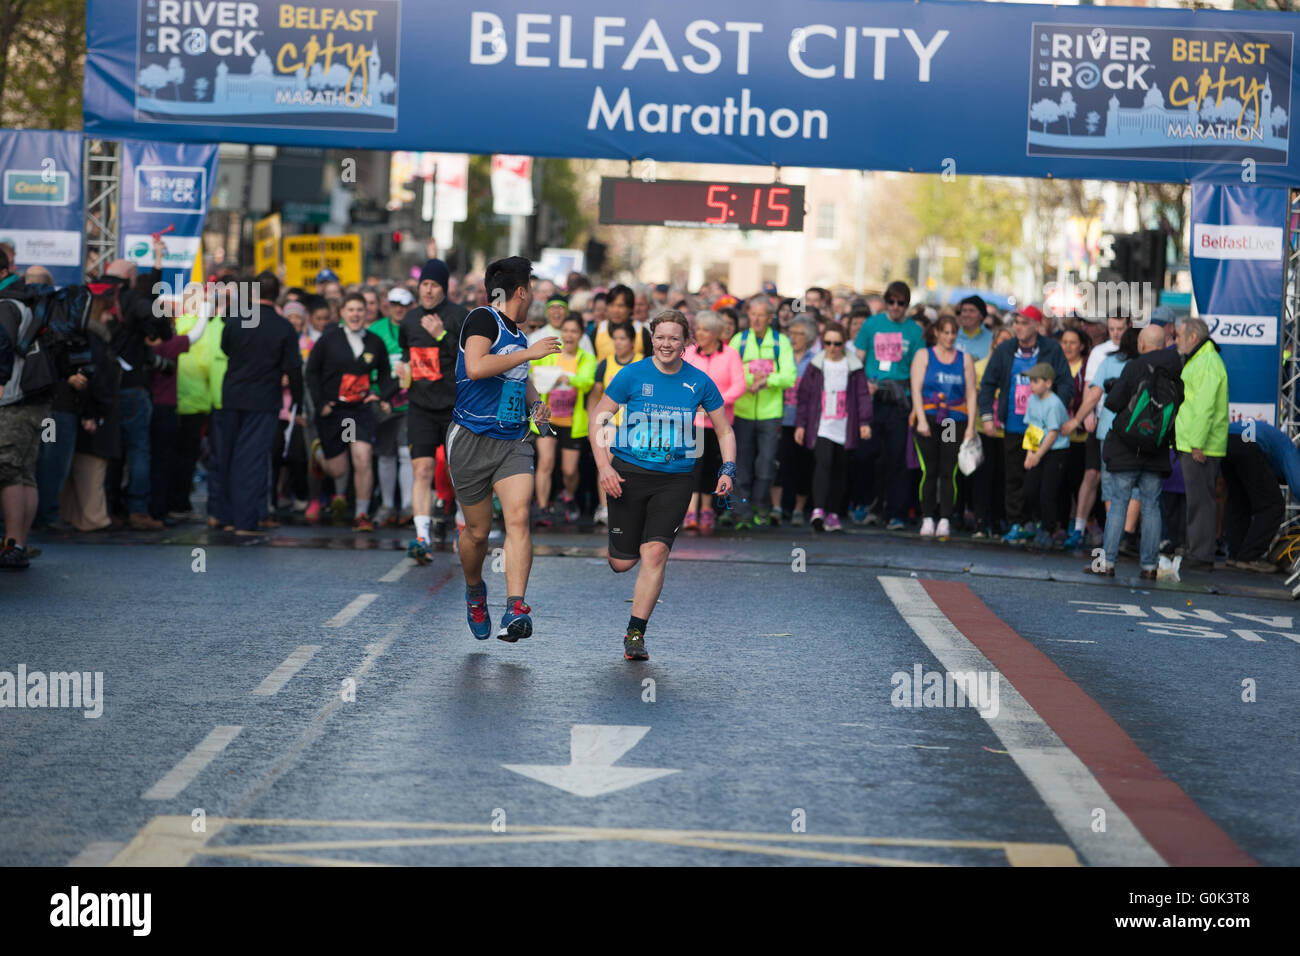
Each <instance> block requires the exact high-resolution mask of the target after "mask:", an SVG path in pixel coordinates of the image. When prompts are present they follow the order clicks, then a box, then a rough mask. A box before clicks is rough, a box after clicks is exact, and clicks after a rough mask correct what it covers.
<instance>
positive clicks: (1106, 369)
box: [1088, 352, 1128, 441]
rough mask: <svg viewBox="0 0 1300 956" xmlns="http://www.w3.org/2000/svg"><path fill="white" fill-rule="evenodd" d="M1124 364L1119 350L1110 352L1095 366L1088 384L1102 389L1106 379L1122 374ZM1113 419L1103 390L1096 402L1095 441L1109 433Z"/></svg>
mask: <svg viewBox="0 0 1300 956" xmlns="http://www.w3.org/2000/svg"><path fill="white" fill-rule="evenodd" d="M1126 364H1128V359H1126V358H1125V357H1124V356H1123V355H1121V354H1120V353H1119V352H1111V353H1110V354H1109V355H1107V356H1106V357H1105V358H1104V359H1102V360H1101V364H1100V365H1098V366H1097V371H1096V372H1095V373H1094V374H1093V376H1092V381H1091V382H1089V383H1088V384H1089V385H1096V386H1097V387H1098V388H1101V389H1104V388H1105V382H1106V380H1107V379H1110V378H1119V377H1120V376H1121V375H1123V374H1124V366H1125V365H1126ZM1114 421H1115V413H1114V412H1112V411H1111V410H1110V409H1109V408H1107V407H1106V393H1105V391H1104V390H1103V391H1102V394H1101V401H1100V402H1098V403H1097V441H1105V440H1106V436H1107V435H1109V434H1110V426H1111V423H1112V422H1114Z"/></svg>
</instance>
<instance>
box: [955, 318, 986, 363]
mask: <svg viewBox="0 0 1300 956" xmlns="http://www.w3.org/2000/svg"><path fill="white" fill-rule="evenodd" d="M955 344H956V346H957V348H958V349H959V350H960V351H962V352H965V353H966V354H967V355H969V356H970V357H971V359H972V360H973V361H976V362H978V361H979V360H980V359H982V358H988V354H989V349H991V348H992V347H993V330H992V329H990V328H989V327H988V326H985V325H981V326H980V331H979V334H978V335H967V334H966V330H965V329H963V328H961V327H960V326H958V328H957V342H956V343H955Z"/></svg>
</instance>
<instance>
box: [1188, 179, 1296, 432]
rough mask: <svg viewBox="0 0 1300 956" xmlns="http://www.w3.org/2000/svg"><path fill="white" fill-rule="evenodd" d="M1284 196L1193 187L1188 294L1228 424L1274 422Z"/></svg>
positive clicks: (1267, 191)
mask: <svg viewBox="0 0 1300 956" xmlns="http://www.w3.org/2000/svg"><path fill="white" fill-rule="evenodd" d="M1286 211H1287V194H1286V190H1284V189H1268V188H1259V187H1257V186H1214V185H1209V184H1193V186H1192V247H1191V250H1190V260H1191V270H1192V289H1193V292H1194V294H1195V296H1196V309H1197V311H1198V312H1199V313H1200V316H1201V318H1203V319H1204V320H1205V323H1206V325H1208V326H1209V328H1210V337H1211V338H1213V339H1214V341H1215V342H1217V343H1218V344H1219V347H1220V349H1221V350H1222V353H1223V364H1224V365H1225V366H1226V367H1227V370H1228V403H1229V407H1230V414H1231V417H1232V419H1233V420H1234V421H1236V420H1238V419H1242V418H1259V419H1263V420H1264V421H1267V422H1268V423H1269V424H1270V425H1276V424H1277V401H1278V387H1279V383H1280V375H1281V365H1282V335H1281V325H1282V293H1283V287H1282V264H1283V257H1284V250H1285V239H1284V226H1285V223H1286Z"/></svg>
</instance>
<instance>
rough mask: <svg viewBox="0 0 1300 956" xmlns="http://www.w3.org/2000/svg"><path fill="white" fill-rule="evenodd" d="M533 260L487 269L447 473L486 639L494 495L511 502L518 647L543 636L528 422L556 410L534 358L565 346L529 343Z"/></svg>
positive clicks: (506, 621)
mask: <svg viewBox="0 0 1300 956" xmlns="http://www.w3.org/2000/svg"><path fill="white" fill-rule="evenodd" d="M531 278H532V263H531V262H529V261H528V260H527V259H525V258H523V257H522V256H511V257H510V258H508V259H499V260H497V261H496V262H493V263H492V264H491V265H489V266H488V267H487V272H486V273H485V275H484V286H485V287H486V290H487V294H488V300H489V301H490V302H491V303H492V304H491V305H490V306H481V307H479V308H477V309H475V310H474V311H473V312H471V313H470V314H469V315H468V316H466V318H465V322H464V324H463V325H462V326H461V330H460V346H459V350H458V353H457V356H456V407H455V409H454V410H453V411H452V415H451V420H452V426H451V430H450V431H448V432H447V443H446V444H447V449H446V456H447V471H448V473H449V474H450V475H451V483H452V485H453V486H455V489H456V500H457V501H459V502H460V506H461V511H462V512H463V514H464V515H465V530H463V531H462V532H461V533H460V545H459V551H460V563H461V567H462V568H463V569H464V571H465V603H466V604H467V605H468V612H467V616H468V619H469V629H470V633H471V634H473V635H474V637H475V638H477V639H478V640H480V641H485V640H487V639H488V637H490V636H491V634H492V620H491V618H490V617H489V616H488V610H487V585H486V584H485V583H484V581H483V559H484V558H485V557H486V556H487V549H488V534H489V533H490V532H491V530H492V493H493V492H494V491H495V492H496V495H497V497H498V498H499V499H500V500H501V516H502V518H503V519H504V521H505V525H506V540H505V571H506V595H507V596H506V611H505V614H504V615H503V616H502V618H501V629H500V630H499V631H498V632H497V638H498V639H499V640H502V641H507V642H508V643H511V644H513V643H514V642H515V641H518V640H520V639H521V638H525V637H529V636H531V635H532V633H533V621H532V618H531V617H530V616H529V615H530V613H531V609H530V608H529V607H528V605H527V604H525V603H524V591H525V589H526V588H527V587H528V572H529V571H530V570H531V569H532V564H533V542H532V537H531V534H530V532H529V521H528V515H529V511H528V505H529V502H530V501H531V500H532V496H533V445H532V443H531V442H530V441H528V437H529V434H530V433H529V429H528V421H529V418H530V417H531V418H532V419H533V420H534V421H537V422H539V423H544V422H546V421H548V420H549V419H550V410H549V409H548V408H547V407H546V405H544V404H543V403H542V402H540V401H539V400H538V397H537V391H536V390H535V389H534V388H533V383H532V381H531V380H529V378H528V363H529V362H531V361H535V360H537V359H543V358H546V356H548V355H551V354H553V353H555V352H558V351H559V350H560V348H561V343H560V340H559V339H557V338H553V337H551V336H549V335H548V336H545V337H544V338H541V339H539V340H538V341H537V342H536V343H535V344H534V345H532V346H529V345H528V342H527V339H526V337H525V336H524V333H523V332H521V331H520V330H519V326H518V324H517V323H518V322H519V321H521V320H522V319H523V318H524V317H525V316H526V315H527V314H528V307H529V306H530V305H532V302H533V294H532V289H531V287H530V285H529V282H530V280H531Z"/></svg>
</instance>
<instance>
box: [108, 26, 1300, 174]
mask: <svg viewBox="0 0 1300 956" xmlns="http://www.w3.org/2000/svg"><path fill="white" fill-rule="evenodd" d="M124 14H125V15H124ZM1296 22H1297V21H1296V18H1295V16H1294V15H1288V14H1282V13H1278V14H1270V13H1263V12H1220V11H1205V10H1200V11H1188V10H1169V9H1135V8H1116V7H1091V6H1087V7H1047V6H1039V5H1017V4H1004V3H949V2H943V3H939V2H912V0H875V2H863V0H809V2H805V3H800V4H784V5H776V4H773V5H770V6H769V5H762V6H756V5H755V4H753V3H751V2H747V0H694V2H691V3H681V2H679V0H645V2H643V3H637V4H628V3H617V4H616V3H610V2H608V0H548V2H547V3H539V2H538V0H475V2H472V3H468V4H467V3H463V2H461V0H419V2H415V0H367V2H364V3H357V2H351V0H329V2H328V3H315V2H311V3H289V2H282V0H138V2H137V4H136V5H135V8H134V11H132V8H131V6H130V5H127V4H124V3H121V2H120V0H90V2H89V5H88V10H87V30H88V54H87V60H86V83H85V128H86V130H87V132H89V133H92V134H95V135H103V136H131V137H137V138H143V139H163V140H169V141H172V140H189V141H199V142H214V141H222V140H232V141H239V142H254V143H272V144H286V145H310V146H326V147H338V146H355V147H360V148H373V149H427V150H442V151H450V152H473V153H520V154H526V155H535V156H572V157H606V158H621V159H636V158H647V157H649V158H654V159H658V160H667V161H671V160H676V161H698V162H712V163H752V164H760V165H771V164H775V165H779V166H791V165H798V166H818V167H840V168H853V169H861V168H866V169H896V170H914V171H917V172H942V171H945V170H951V171H955V172H956V173H957V174H959V175H960V174H991V175H1008V176H1054V177H1067V178H1095V179H1118V180H1133V179H1138V180H1150V181H1177V182H1181V181H1184V180H1188V181H1202V182H1220V183H1242V182H1247V183H1249V182H1257V183H1259V184H1261V185H1300V156H1297V150H1296V148H1295V137H1294V133H1293V130H1292V123H1291V114H1292V112H1293V108H1294V103H1295V99H1296V77H1295V75H1294V71H1293V70H1292V63H1293V56H1294V25H1295V23H1296Z"/></svg>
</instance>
